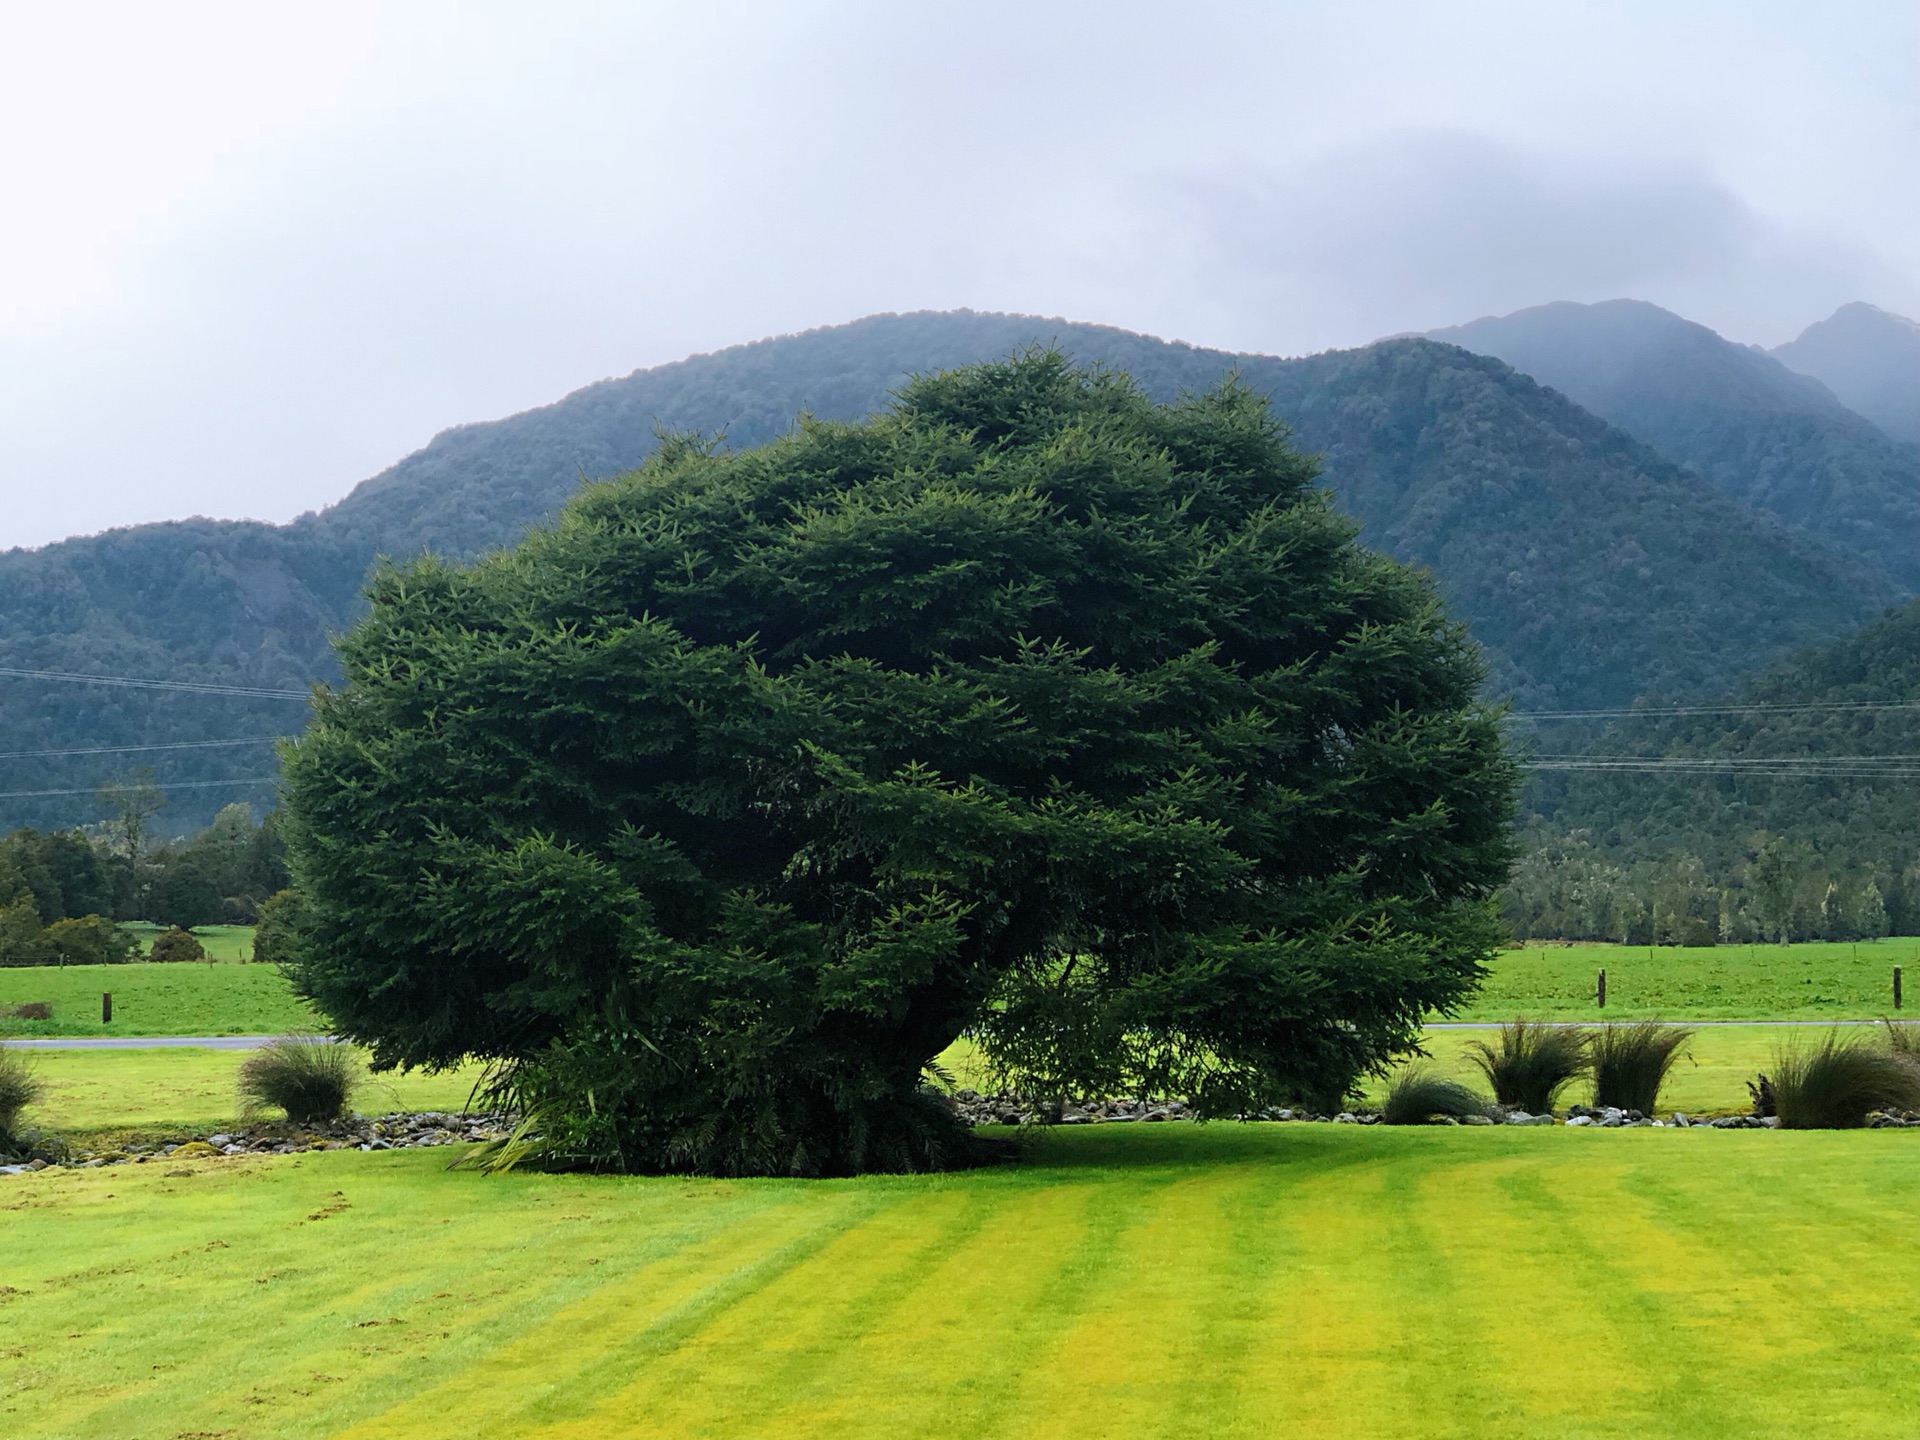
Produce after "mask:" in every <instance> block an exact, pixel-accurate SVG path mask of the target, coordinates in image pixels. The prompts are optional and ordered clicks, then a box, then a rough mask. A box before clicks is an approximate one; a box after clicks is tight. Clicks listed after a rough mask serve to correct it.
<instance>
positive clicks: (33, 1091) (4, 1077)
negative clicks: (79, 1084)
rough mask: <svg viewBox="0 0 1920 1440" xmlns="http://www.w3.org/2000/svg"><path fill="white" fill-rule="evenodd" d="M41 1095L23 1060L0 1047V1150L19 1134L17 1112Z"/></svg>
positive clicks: (43, 1089) (15, 1052)
mask: <svg viewBox="0 0 1920 1440" xmlns="http://www.w3.org/2000/svg"><path fill="white" fill-rule="evenodd" d="M45 1093H46V1086H45V1085H44V1084H42V1083H41V1080H40V1077H39V1076H37V1075H35V1074H34V1073H33V1067H32V1066H31V1065H29V1064H28V1063H27V1057H26V1056H25V1055H23V1054H21V1053H20V1052H19V1051H18V1050H9V1049H7V1047H6V1046H4V1045H0V1149H5V1148H9V1144H8V1142H10V1141H12V1140H13V1139H14V1138H15V1137H16V1136H17V1135H18V1134H19V1133H20V1115H21V1112H23V1111H24V1110H25V1109H26V1108H27V1107H28V1106H29V1105H33V1104H36V1103H38V1101H39V1099H40V1097H41V1096H42V1095H44V1094H45Z"/></svg>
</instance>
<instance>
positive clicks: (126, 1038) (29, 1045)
mask: <svg viewBox="0 0 1920 1440" xmlns="http://www.w3.org/2000/svg"><path fill="white" fill-rule="evenodd" d="M1541 1023H1543V1024H1549V1025H1591V1024H1593V1023H1594V1022H1593V1021H1591V1020H1549V1021H1543V1022H1541ZM1624 1023H1627V1024H1631V1023H1632V1022H1631V1021H1627V1022H1624ZM1669 1023H1671V1024H1674V1025H1684V1026H1686V1027H1687V1028H1688V1029H1700V1028H1703V1027H1708V1026H1715V1025H1771V1026H1780V1027H1791V1026H1805V1025H1878V1024H1879V1023H1880V1022H1879V1021H1878V1020H1674V1021H1671V1022H1669ZM1499 1028H1500V1025H1499V1022H1498V1021H1493V1020H1443V1021H1440V1022H1439V1023H1437V1024H1433V1025H1429V1026H1427V1029H1429V1030H1498V1029H1499ZM277 1038H278V1037H277V1036H273V1035H102V1036H81V1035H72V1036H67V1035H61V1036H56V1037H54V1038H52V1039H47V1040H8V1039H5V1038H0V1045H6V1046H9V1047H11V1048H14V1049H19V1050H159V1049H169V1050H170V1049H183V1050H254V1049H258V1048H259V1047H260V1046H262V1045H264V1044H266V1043H267V1042H268V1041H269V1040H273V1039H277Z"/></svg>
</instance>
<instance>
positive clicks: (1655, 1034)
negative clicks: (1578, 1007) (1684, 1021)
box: [1587, 1020, 1693, 1115]
mask: <svg viewBox="0 0 1920 1440" xmlns="http://www.w3.org/2000/svg"><path fill="white" fill-rule="evenodd" d="M1692 1038H1693V1032H1692V1031H1691V1030H1687V1029H1684V1028H1682V1027H1681V1026H1678V1025H1662V1024H1661V1023H1660V1022H1659V1021H1657V1020H1638V1021H1633V1022H1630V1023H1626V1024H1621V1023H1612V1024H1607V1025H1596V1026H1594V1027H1593V1029H1592V1030H1591V1031H1590V1032H1588V1035H1587V1059H1588V1063H1589V1065H1590V1066H1591V1068H1592V1071H1593V1103H1594V1104H1595V1105H1610V1106H1616V1107H1618V1108H1619V1109H1622V1110H1638V1111H1639V1112H1640V1113H1641V1114H1642V1115H1651V1114H1653V1112H1654V1110H1655V1108H1656V1107H1657V1106H1658V1105H1659V1103H1660V1091H1661V1088H1662V1087H1663V1086H1665V1084H1666V1083H1667V1074H1668V1072H1670V1071H1671V1070H1672V1069H1673V1066H1674V1062H1675V1061H1676V1060H1678V1059H1679V1058H1680V1047H1681V1046H1683V1045H1685V1044H1686V1043H1687V1041H1688V1040H1690V1039H1692Z"/></svg>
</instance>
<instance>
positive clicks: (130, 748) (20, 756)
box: [0, 735, 285, 760]
mask: <svg viewBox="0 0 1920 1440" xmlns="http://www.w3.org/2000/svg"><path fill="white" fill-rule="evenodd" d="M283 738H285V737H283V736H279V735H255V736H251V737H249V738H248V739H245V740H174V741H170V742H168V743H166V744H154V745H86V746H80V747H77V748H74V749H70V750H0V760H27V759H38V758H40V757H42V756H52V755H133V754H137V753H139V752H142V751H146V750H212V749H215V748H216V747H220V746H229V745H270V744H272V743H273V742H274V741H276V740H280V739H283Z"/></svg>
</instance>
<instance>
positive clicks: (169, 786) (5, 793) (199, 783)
mask: <svg viewBox="0 0 1920 1440" xmlns="http://www.w3.org/2000/svg"><path fill="white" fill-rule="evenodd" d="M114 783H115V782H113V781H110V780H109V781H105V782H103V783H101V784H99V785H89V786H87V787H86V788H85V789H81V790H0V800H30V799H37V798H39V797H40V796H43V795H98V794H99V793H100V792H101V791H102V790H105V789H107V788H108V787H109V786H110V785H112V784H114ZM279 783H280V777H279V776H278V775H252V776H246V777H244V778H241V779H238V780H176V781H171V782H155V784H154V787H153V788H154V789H156V790H211V789H213V788H214V787H215V786H217V785H277V784H279Z"/></svg>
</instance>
